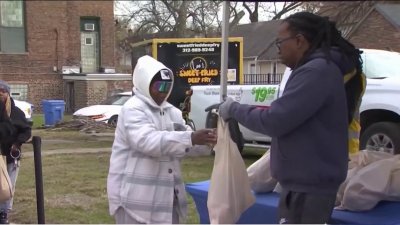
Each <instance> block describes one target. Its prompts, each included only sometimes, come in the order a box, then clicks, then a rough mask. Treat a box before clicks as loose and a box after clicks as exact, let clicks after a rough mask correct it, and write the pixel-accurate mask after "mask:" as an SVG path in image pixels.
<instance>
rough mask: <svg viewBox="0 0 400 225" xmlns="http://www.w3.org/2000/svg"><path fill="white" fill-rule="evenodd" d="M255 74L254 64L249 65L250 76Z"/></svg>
mask: <svg viewBox="0 0 400 225" xmlns="http://www.w3.org/2000/svg"><path fill="white" fill-rule="evenodd" d="M255 73H256V64H255V63H250V74H255Z"/></svg>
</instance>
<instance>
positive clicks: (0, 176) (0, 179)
mask: <svg viewBox="0 0 400 225" xmlns="http://www.w3.org/2000/svg"><path fill="white" fill-rule="evenodd" d="M0 170H1V171H0V202H5V201H7V200H10V199H11V197H12V196H13V192H12V190H13V188H12V184H11V180H10V177H9V176H8V172H7V164H6V163H5V162H4V158H3V157H1V158H0Z"/></svg>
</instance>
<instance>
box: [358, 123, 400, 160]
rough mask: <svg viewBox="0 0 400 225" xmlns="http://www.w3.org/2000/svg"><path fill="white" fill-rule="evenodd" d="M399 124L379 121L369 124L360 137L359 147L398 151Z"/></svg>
mask: <svg viewBox="0 0 400 225" xmlns="http://www.w3.org/2000/svg"><path fill="white" fill-rule="evenodd" d="M399 134H400V124H396V123H392V122H379V123H375V124H372V125H371V126H369V127H368V128H367V129H366V130H365V131H364V132H363V133H362V134H361V138H360V149H361V150H363V149H368V150H374V151H382V152H387V153H391V154H399V153H400V135H399Z"/></svg>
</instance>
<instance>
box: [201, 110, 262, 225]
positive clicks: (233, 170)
mask: <svg viewBox="0 0 400 225" xmlns="http://www.w3.org/2000/svg"><path fill="white" fill-rule="evenodd" d="M214 149H215V159H214V167H213V171H212V174H211V181H210V188H209V192H208V199H207V208H208V214H209V216H210V223H211V224H233V223H236V222H237V220H239V218H240V216H241V214H242V213H243V212H244V211H245V210H246V209H247V208H249V207H250V206H251V205H252V204H253V203H254V202H255V197H254V196H253V194H252V192H251V189H250V182H249V178H248V176H247V171H246V165H245V164H244V161H243V159H242V156H241V155H240V153H239V150H238V148H237V146H236V144H235V143H234V142H233V141H232V139H231V136H230V133H229V128H228V124H227V123H225V122H224V121H223V120H222V119H221V118H219V119H218V141H217V145H216V146H215V147H214Z"/></svg>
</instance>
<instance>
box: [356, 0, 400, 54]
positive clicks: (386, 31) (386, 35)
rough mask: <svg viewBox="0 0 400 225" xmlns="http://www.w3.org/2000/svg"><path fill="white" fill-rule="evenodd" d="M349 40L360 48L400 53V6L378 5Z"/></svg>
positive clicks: (362, 20)
mask: <svg viewBox="0 0 400 225" xmlns="http://www.w3.org/2000/svg"><path fill="white" fill-rule="evenodd" d="M348 38H349V40H350V41H351V42H352V43H353V44H354V45H356V46H357V47H359V48H373V49H382V50H389V51H396V52H400V4H399V3H381V4H379V3H378V4H376V5H375V6H374V7H372V8H371V10H370V11H369V12H368V13H367V15H365V16H364V17H363V18H362V19H361V20H360V21H359V22H358V23H357V24H356V25H355V26H354V27H353V28H352V30H351V31H350V33H349V35H348Z"/></svg>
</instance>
